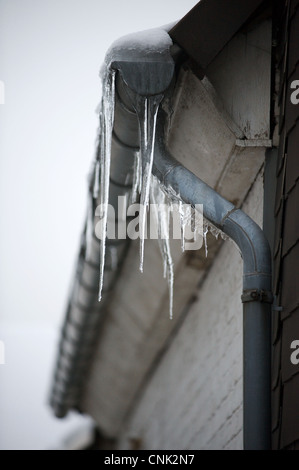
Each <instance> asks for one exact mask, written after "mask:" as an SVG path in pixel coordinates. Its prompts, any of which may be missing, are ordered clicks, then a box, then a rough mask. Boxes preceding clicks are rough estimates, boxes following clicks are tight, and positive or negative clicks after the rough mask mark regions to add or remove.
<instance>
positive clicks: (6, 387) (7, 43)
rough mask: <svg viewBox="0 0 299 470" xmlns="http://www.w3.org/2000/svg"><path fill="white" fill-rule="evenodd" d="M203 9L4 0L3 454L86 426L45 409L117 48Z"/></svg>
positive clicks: (131, 0) (156, 0) (188, 2)
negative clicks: (103, 73)
mask: <svg viewBox="0 0 299 470" xmlns="http://www.w3.org/2000/svg"><path fill="white" fill-rule="evenodd" d="M196 3H197V1H196V0H163V1H161V0H150V1H145V0H126V1H123V0H109V1H103V0H0V80H2V81H3V82H4V84H5V104H1V105H0V214H1V216H0V220H1V227H0V228H1V230H0V314H1V324H0V340H2V341H5V352H6V364H5V365H0V387H1V395H0V422H1V425H0V426H1V427H0V448H2V449H6V448H10V449H17V448H25V449H29V448H32V449H39V448H40V449H43V448H49V447H53V446H54V447H55V445H56V444H57V442H59V440H60V439H61V436H65V435H66V434H67V433H68V432H69V430H70V429H74V428H76V426H80V425H81V421H80V420H79V418H77V417H73V418H71V419H68V420H66V421H59V420H56V419H54V418H53V417H52V416H51V412H50V410H49V409H48V408H47V406H46V400H47V393H48V391H49V384H50V380H51V368H52V365H53V362H54V354H55V350H56V342H57V334H58V331H59V328H60V326H61V324H62V321H63V317H64V308H65V304H66V301H67V293H68V289H69V285H70V282H71V277H72V271H73V268H74V264H75V260H76V256H77V250H78V245H79V238H80V233H81V230H82V226H83V220H84V215H85V206H86V191H87V174H88V171H89V167H90V163H91V160H92V158H93V156H94V150H95V139H96V129H97V125H98V121H97V115H96V113H95V110H96V107H97V104H98V102H99V100H100V81H99V77H98V72H99V69H100V65H101V63H102V61H103V59H104V55H105V52H106V50H107V49H108V47H109V46H110V44H111V43H112V42H113V41H114V40H115V39H117V38H118V37H120V36H122V35H124V34H128V33H132V32H134V31H139V30H144V29H148V28H153V27H158V26H160V25H163V24H167V23H170V22H172V21H175V20H177V19H180V18H181V17H182V16H184V15H185V14H186V13H187V12H188V11H189V10H190V9H191V8H192V7H193V6H194V5H195V4H196Z"/></svg>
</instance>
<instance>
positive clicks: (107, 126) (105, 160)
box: [99, 68, 115, 300]
mask: <svg viewBox="0 0 299 470" xmlns="http://www.w3.org/2000/svg"><path fill="white" fill-rule="evenodd" d="M114 92H115V70H112V69H111V68H108V70H107V72H106V75H105V76H104V78H103V116H102V118H103V122H102V126H101V127H102V138H101V155H100V157H101V160H100V162H101V168H100V169H101V193H100V203H101V212H102V213H101V216H102V219H103V223H102V233H101V259H100V281H99V300H101V298H102V289H103V282H104V268H105V250H106V228H107V216H108V199H109V180H110V161H111V139H112V127H113V121H114Z"/></svg>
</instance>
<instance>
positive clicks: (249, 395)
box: [153, 110, 272, 450]
mask: <svg viewBox="0 0 299 470" xmlns="http://www.w3.org/2000/svg"><path fill="white" fill-rule="evenodd" d="M165 122H166V116H165V113H164V111H163V110H160V112H159V115H158V120H157V130H156V147H155V160H154V167H153V173H154V175H155V176H156V177H157V178H158V179H159V181H160V182H161V183H162V184H163V185H164V186H165V187H166V188H172V190H173V191H174V192H175V193H176V194H180V196H181V198H182V200H183V201H184V202H185V203H186V204H191V205H192V206H195V205H196V204H203V215H204V217H205V218H206V219H207V220H208V221H210V222H211V223H213V224H214V225H215V226H216V227H218V228H219V229H220V230H222V231H223V232H224V233H225V234H226V235H228V236H229V237H230V238H231V239H232V240H233V241H234V242H235V243H236V244H237V246H238V247H239V249H240V251H241V255H242V258H243V293H242V302H243V394H244V395H243V410H244V421H243V426H244V431H243V432H244V449H245V450H266V449H270V448H271V432H270V430H271V392H270V391H271V311H272V310H271V304H272V294H271V253H270V248H269V244H268V241H267V239H266V237H265V235H264V233H263V231H262V229H261V228H260V227H259V226H258V225H257V224H256V223H255V222H254V221H253V220H252V219H251V218H250V217H248V216H247V215H246V214H245V213H244V212H243V211H242V210H240V209H237V208H236V207H235V206H234V205H233V204H231V203H230V202H229V201H227V200H226V199H224V198H223V197H222V196H220V194H218V193H217V192H216V191H214V190H213V189H212V188H211V187H210V186H208V185H207V184H206V183H204V182H203V181H202V180H200V179H199V178H198V177H197V176H195V175H194V174H193V173H192V172H190V171H189V170H187V169H186V168H185V167H184V166H183V165H181V164H180V163H179V162H177V161H176V160H175V159H174V158H173V157H172V156H171V155H170V153H169V152H168V150H167V148H166V145H165V130H164V129H165Z"/></svg>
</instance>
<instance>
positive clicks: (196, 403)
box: [118, 173, 263, 450]
mask: <svg viewBox="0 0 299 470" xmlns="http://www.w3.org/2000/svg"><path fill="white" fill-rule="evenodd" d="M262 201H263V179H262V174H261V173H260V174H259V176H258V177H257V179H256V181H255V183H254V185H253V187H252V189H251V191H250V192H249V194H248V196H247V198H246V201H245V204H244V206H243V209H244V211H245V212H246V213H247V214H248V215H250V216H251V217H253V219H254V220H255V221H256V222H257V223H259V225H261V223H262V211H263V204H262ZM241 290H242V260H241V257H240V254H239V252H238V249H237V248H236V247H235V245H234V244H233V243H232V242H229V241H226V242H225V243H224V245H223V246H222V248H221V250H220V252H219V255H218V256H217V258H216V259H215V261H214V263H213V266H212V267H211V269H210V271H209V273H208V275H207V277H206V279H205V281H204V282H203V284H202V286H201V288H200V289H199V290H198V297H197V300H196V301H195V302H194V303H193V304H192V306H191V308H190V311H189V313H188V314H187V316H186V318H185V320H184V322H183V324H182V325H181V327H180V329H179V330H178V332H177V333H176V334H175V335H174V337H173V340H172V341H171V343H170V346H169V348H168V349H167V351H166V353H165V354H164V355H163V357H162V358H161V361H160V362H159V364H158V366H157V367H156V369H155V370H154V372H153V374H152V376H151V378H150V379H149V381H148V382H147V385H146V386H145V388H144V391H143V393H142V395H141V397H140V399H139V401H138V402H136V405H135V407H134V409H133V411H132V413H131V415H130V417H129V418H128V420H127V422H126V426H125V429H124V430H123V432H122V435H121V438H120V439H119V441H118V448H121V449H130V448H132V447H131V446H132V439H133V440H135V439H138V440H141V448H144V449H162V450H163V449H180V450H182V449H241V448H242V425H243V418H242V414H243V406H242V387H243V380H242V304H241V299H240V296H241ZM135 442H136V441H135Z"/></svg>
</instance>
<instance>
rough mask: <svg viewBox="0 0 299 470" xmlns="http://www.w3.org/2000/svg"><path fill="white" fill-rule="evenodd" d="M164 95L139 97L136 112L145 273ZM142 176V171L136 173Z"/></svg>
mask: <svg viewBox="0 0 299 470" xmlns="http://www.w3.org/2000/svg"><path fill="white" fill-rule="evenodd" d="M162 97H163V95H154V96H150V97H145V96H138V97H137V102H136V112H137V116H138V120H139V126H140V156H139V158H140V162H139V167H140V168H141V189H140V209H141V211H140V212H141V213H140V214H139V218H140V266H139V268H140V271H141V272H142V271H143V259H144V238H145V227H146V217H147V211H148V204H149V193H150V183H151V175H152V168H153V161H154V146H155V133H156V120H157V113H158V109H159V105H160V102H161V100H162ZM137 171H138V173H139V174H140V169H139V170H137V169H136V173H137ZM135 185H136V183H135Z"/></svg>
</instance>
